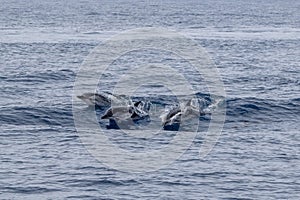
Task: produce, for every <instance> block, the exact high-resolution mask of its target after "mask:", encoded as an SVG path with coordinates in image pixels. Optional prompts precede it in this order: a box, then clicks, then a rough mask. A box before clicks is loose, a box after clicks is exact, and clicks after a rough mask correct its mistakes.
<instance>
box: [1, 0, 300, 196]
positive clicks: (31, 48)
mask: <svg viewBox="0 0 300 200" xmlns="http://www.w3.org/2000/svg"><path fill="white" fill-rule="evenodd" d="M299 7H300V4H299V1H296V0H287V1H279V0H275V1H271V0H270V1H264V3H261V2H260V1H256V0H255V1H242V0H240V1H221V0H216V1H208V0H205V1H181V0H180V1H176V3H175V2H171V1H163V2H162V1H155V2H152V1H151V2H150V1H143V2H139V3H137V2H129V1H101V2H98V1H93V0H92V1H72V2H71V1H66V0H65V1H43V2H42V3H41V2H39V1H35V0H32V1H8V0H4V1H1V4H0V86H1V90H0V149H1V150H0V160H1V163H0V199H137V198H141V199H300V195H299V191H300V186H299V185H300V182H299V180H300V176H299V174H300V168H299V166H300V163H299V155H300V137H299V132H300V127H299V122H300V115H299V113H300V82H299V80H300V15H299V13H300V12H299ZM139 27H164V28H167V29H172V30H176V31H178V32H180V33H182V34H183V35H185V36H187V37H191V38H193V39H194V40H195V41H196V42H197V43H198V44H199V45H201V46H203V47H204V48H205V49H206V50H207V51H208V53H209V55H210V57H211V59H212V60H213V61H214V62H215V64H216V66H217V68H218V70H219V72H220V74H221V77H222V80H223V82H224V86H225V90H226V99H225V100H224V104H225V105H226V121H225V124H224V128H223V131H222V135H221V136H220V138H219V140H218V142H217V144H216V146H215V147H214V149H213V150H212V151H211V152H210V154H209V155H208V156H206V157H205V158H204V159H199V149H200V147H201V144H203V140H204V134H205V133H204V132H203V131H199V132H198V133H197V136H196V138H195V139H194V141H193V143H192V144H191V146H190V148H189V149H188V150H187V151H186V152H185V153H184V154H183V155H182V156H181V157H180V158H179V159H177V160H176V161H174V162H173V163H171V164H170V165H168V166H167V167H164V168H162V169H160V170H158V171H154V172H148V173H138V174H136V173H126V172H121V171H117V170H114V169H111V168H110V167H109V166H107V165H105V164H104V163H101V162H99V161H98V160H97V159H96V158H95V157H94V156H92V155H91V154H89V152H88V151H87V149H86V147H85V146H84V145H83V144H82V142H81V139H80V137H79V136H78V134H77V132H76V129H75V125H74V120H73V113H72V92H73V85H74V81H75V78H76V74H77V72H78V71H79V67H80V65H81V63H82V62H83V61H84V59H85V58H86V56H87V55H88V54H89V53H90V52H91V51H92V50H93V48H95V47H96V46H97V45H99V44H101V43H102V42H103V41H104V40H105V39H108V38H109V37H110V36H112V35H115V34H117V33H119V31H122V30H128V29H132V28H139ZM127 56H128V57H126V55H125V56H123V57H121V58H120V59H118V60H117V61H116V62H115V63H113V64H112V66H111V68H110V69H109V70H108V71H106V74H104V77H102V79H101V80H102V82H101V81H100V82H101V84H100V83H99V85H101V88H98V89H99V90H110V89H112V88H113V84H114V83H116V82H117V81H118V79H117V78H118V76H119V75H120V73H121V74H123V73H124V74H125V73H126V70H124V69H123V68H122V67H124V66H125V67H128V66H130V64H134V63H137V62H135V59H137V60H139V59H140V60H144V61H145V60H147V58H148V59H149V58H157V56H155V54H153V52H143V53H141V52H140V53H138V52H137V54H135V56H136V57H135V58H134V57H132V58H131V57H130V55H127ZM158 60H159V62H160V63H161V64H169V65H174V66H175V67H179V68H180V67H183V66H184V65H185V63H183V62H181V61H180V60H176V59H165V60H164V59H157V60H156V61H157V62H158ZM118 66H122V67H121V68H118ZM183 69H186V70H184V73H185V75H186V77H188V80H189V82H190V83H191V85H192V86H193V87H194V88H196V89H195V90H196V91H195V93H196V94H197V96H198V97H199V98H203V99H205V100H207V102H208V103H211V101H213V98H211V97H209V95H208V91H207V88H206V86H205V85H203V82H202V81H203V79H202V77H201V76H198V75H195V74H194V71H193V70H189V68H188V67H187V68H185V67H183ZM99 78H100V77H99ZM163 89H164V88H163V87H157V86H153V87H147V92H145V91H143V90H142V89H141V90H138V91H137V93H136V96H137V97H139V98H143V97H149V98H153V99H154V101H155V104H157V105H161V106H163V105H165V104H166V102H168V100H169V99H168V98H169V95H167V94H166V93H165V91H164V90H163ZM143 92H144V93H143ZM163 94H165V96H164V95H163ZM85 112H93V109H90V108H87V107H85V106H83V107H82V113H83V114H84V113H85ZM83 117H84V116H83ZM208 122H209V116H202V117H201V118H200V127H201V126H202V128H203V130H205V129H206V128H207V125H208ZM101 123H104V122H101ZM100 125H101V126H102V127H105V126H104V124H100ZM164 133H165V134H158V135H156V136H155V137H154V138H151V139H143V138H138V139H136V138H135V139H130V138H129V137H127V136H126V135H125V134H122V133H120V132H119V131H118V130H109V132H107V133H106V134H107V135H108V136H110V137H111V140H112V142H114V144H115V145H117V146H119V147H120V148H123V149H126V150H128V149H129V150H132V151H137V150H141V149H144V150H145V149H146V150H147V149H155V148H158V147H159V145H163V144H165V142H166V140H167V141H168V140H170V139H172V137H173V136H174V134H175V132H171V131H169V132H164ZM114 159H116V160H117V159H118V157H116V158H114ZM162 159H164V158H162ZM120 165H122V163H120ZM133 167H134V166H133Z"/></svg>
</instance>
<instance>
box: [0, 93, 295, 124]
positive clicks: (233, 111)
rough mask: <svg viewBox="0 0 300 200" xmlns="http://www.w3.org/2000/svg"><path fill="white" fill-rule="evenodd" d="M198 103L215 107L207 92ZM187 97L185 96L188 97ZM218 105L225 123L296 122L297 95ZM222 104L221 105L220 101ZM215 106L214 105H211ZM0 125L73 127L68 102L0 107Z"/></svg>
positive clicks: (170, 99) (161, 101)
mask: <svg viewBox="0 0 300 200" xmlns="http://www.w3.org/2000/svg"><path fill="white" fill-rule="evenodd" d="M195 96H197V98H198V99H199V102H200V108H201V109H208V110H209V111H210V112H213V111H214V109H218V106H217V104H219V103H218V102H217V99H222V98H220V97H211V96H210V95H209V94H204V93H197V94H195ZM189 97H190V96H186V98H187V99H188V98H189ZM133 99H134V100H137V99H143V100H145V99H147V100H149V101H151V102H152V104H153V105H156V106H158V107H160V108H162V109H163V108H166V107H168V106H172V105H174V104H177V103H178V100H177V98H176V97H175V96H163V95H158V96H154V97H153V96H152V97H133ZM221 103H222V105H225V106H226V121H225V123H235V122H253V123H257V122H262V123H267V122H282V121H286V120H290V121H299V113H300V98H294V99H289V100H274V99H259V98H255V97H246V98H227V99H223V102H221ZM224 103H225V104H224ZM214 106H215V107H214ZM199 120H200V121H209V120H210V115H209V113H208V115H206V116H200V118H199ZM0 124H2V125H4V124H11V125H45V124H47V125H59V126H74V122H73V113H72V105H71V102H70V104H66V105H60V104H59V103H58V104H57V107H55V106H48V107H47V106H45V107H43V106H30V107H26V106H12V107H2V108H0Z"/></svg>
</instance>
